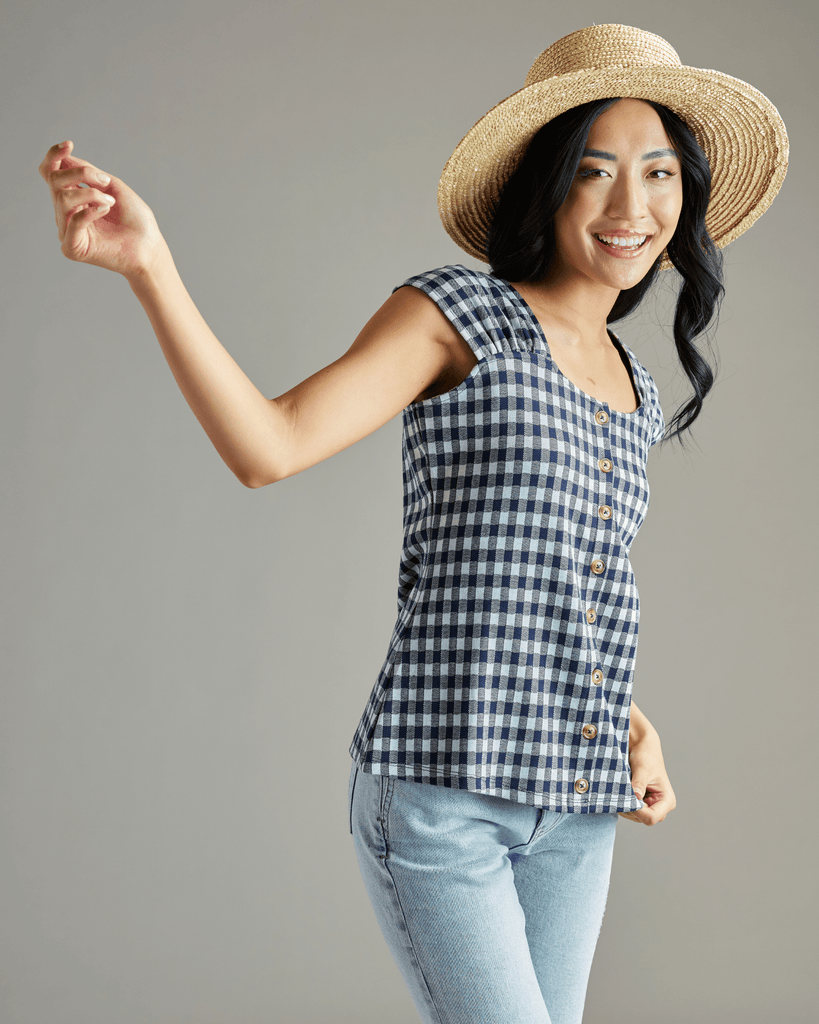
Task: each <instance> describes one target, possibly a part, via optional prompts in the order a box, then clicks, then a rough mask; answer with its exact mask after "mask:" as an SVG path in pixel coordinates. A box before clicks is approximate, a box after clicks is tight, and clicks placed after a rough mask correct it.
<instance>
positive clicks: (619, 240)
mask: <svg viewBox="0 0 819 1024" xmlns="http://www.w3.org/2000/svg"><path fill="white" fill-rule="evenodd" d="M596 237H597V238H599V239H600V241H601V242H605V243H606V245H614V246H617V248H618V249H637V248H639V247H640V246H641V245H642V244H643V242H644V241H645V240H646V239H647V238H648V235H632V236H631V237H630V238H624V237H623V236H622V235H597V236H596Z"/></svg>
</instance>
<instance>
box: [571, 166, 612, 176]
mask: <svg viewBox="0 0 819 1024" xmlns="http://www.w3.org/2000/svg"><path fill="white" fill-rule="evenodd" d="M608 173H609V172H608V171H606V170H604V169H603V168H602V167H587V168H586V169H585V170H582V171H578V172H577V175H578V177H579V178H596V177H597V176H598V175H600V176H601V177H602V176H603V175H604V174H608Z"/></svg>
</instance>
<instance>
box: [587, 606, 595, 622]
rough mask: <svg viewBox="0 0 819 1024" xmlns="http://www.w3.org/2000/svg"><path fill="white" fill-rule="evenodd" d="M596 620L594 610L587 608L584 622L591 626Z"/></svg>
mask: <svg viewBox="0 0 819 1024" xmlns="http://www.w3.org/2000/svg"><path fill="white" fill-rule="evenodd" d="M596 619H597V612H596V611H595V610H594V608H589V609H588V611H587V612H586V622H588V623H589V624H591V623H592V622H594V621H595V620H596Z"/></svg>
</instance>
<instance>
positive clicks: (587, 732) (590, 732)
mask: <svg viewBox="0 0 819 1024" xmlns="http://www.w3.org/2000/svg"><path fill="white" fill-rule="evenodd" d="M581 731H582V733H583V735H584V736H585V737H586V739H587V740H593V739H594V737H595V736H596V735H597V726H596V725H584V726H583V729H582V730H581Z"/></svg>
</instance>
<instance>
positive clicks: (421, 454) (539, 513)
mask: <svg viewBox="0 0 819 1024" xmlns="http://www.w3.org/2000/svg"><path fill="white" fill-rule="evenodd" d="M404 284H406V285H412V286H413V287H415V288H419V289H421V290H422V291H424V292H426V294H427V295H429V296H430V297H431V298H432V299H433V300H434V301H435V303H436V304H437V305H438V307H439V308H440V309H441V310H442V311H443V313H444V314H445V315H446V317H447V318H448V319H449V320H450V321H451V323H452V324H453V325H454V326H455V328H456V330H457V331H458V332H459V334H460V335H461V336H462V337H463V338H465V339H466V341H467V342H468V343H469V345H470V347H471V348H472V350H473V352H474V353H475V355H476V357H477V359H478V362H477V364H476V365H475V367H474V368H473V370H472V372H471V373H470V374H469V376H468V377H467V378H466V379H465V380H464V381H463V382H462V383H461V384H459V385H458V386H457V387H455V388H453V389H452V390H451V391H448V392H446V394H442V395H437V396H435V397H433V398H427V399H425V400H423V401H417V402H413V403H412V404H410V405H408V406H407V407H406V409H405V410H404V412H403V442H402V451H403V460H404V469H403V476H404V544H403V550H402V554H401V563H400V568H399V586H398V620H397V622H396V624H395V629H394V630H393V634H392V638H391V640H390V645H389V650H388V652H387V658H386V661H385V662H384V665H383V668H382V669H381V672H380V673H379V676H378V679H377V680H376V683H375V686H374V688H373V691H372V694H371V696H370V699H369V702H368V704H367V706H366V708H365V710H364V714H363V716H362V718H361V721H360V723H359V725H358V728H357V730H356V734H355V737H354V739H353V742H352V745H351V747H350V753H351V755H352V757H353V759H354V760H355V762H356V763H357V764H358V765H359V766H360V768H361V769H362V770H363V771H365V772H370V773H372V774H374V775H392V776H397V777H398V778H402V779H410V780H414V781H417V782H428V783H435V784H438V785H443V786H450V787H456V788H459V789H465V790H471V791H474V792H480V793H487V794H493V795H495V796H500V797H506V798H508V799H511V800H515V801H518V802H520V803H527V804H532V805H535V806H537V807H546V808H550V809H552V810H565V811H575V812H580V813H589V812H608V813H614V812H617V811H628V810H634V809H635V808H638V807H641V806H642V803H641V801H640V800H638V799H637V798H636V797H635V796H634V791H633V790H632V788H631V781H630V770H629V765H628V731H629V714H630V710H631V686H632V677H633V673H634V657H635V651H636V647H637V623H638V618H639V603H638V596H637V587H636V585H635V581H634V575H633V573H632V569H631V564H630V563H629V557H628V554H629V548H630V547H631V543H632V541H633V540H634V537H635V535H636V533H637V530H638V529H639V527H640V525H641V523H642V521H643V518H644V516H645V513H646V508H647V505H648V496H649V490H648V483H647V480H646V457H647V455H648V449H649V448H650V447H651V445H653V444H654V443H655V442H656V441H658V440H659V439H660V438H661V436H662V434H663V430H664V426H665V424H664V421H663V414H662V409H661V408H660V401H659V395H658V393H657V386H656V384H655V383H654V381H653V380H652V378H651V376H650V375H649V373H648V371H647V370H646V369H645V368H644V367H643V366H641V365H640V363H639V362H638V361H637V359H636V358H635V356H634V354H633V353H632V352H631V350H630V349H628V348H626V346H624V345H622V344H621V343H620V342H619V341H618V340H617V338H616V337H615V336H614V335H612V340H613V342H614V343H615V345H616V346H617V348H618V350H619V352H620V354H621V356H622V358H623V361H624V363H625V364H626V365H627V366H628V365H629V363H630V374H631V377H632V381H633V383H634V386H635V389H636V392H637V394H638V395H639V398H640V406H639V408H638V409H637V411H636V412H631V413H626V412H618V411H616V410H614V409H611V408H609V406H608V405H607V404H606V403H605V402H600V401H598V400H597V399H595V398H593V397H591V395H588V394H586V393H585V392H583V391H581V390H580V389H579V388H578V387H577V386H576V385H575V384H573V383H572V382H571V381H569V380H568V379H567V378H566V377H565V376H564V375H563V374H562V373H561V372H560V370H559V369H558V368H557V367H556V366H555V364H554V363H553V362H552V360H551V357H550V355H549V347H548V344H547V342H546V339H545V337H544V335H543V331H542V329H541V327H540V325H539V323H538V321H537V319H536V318H535V316H534V314H533V313H532V311H531V310H530V308H529V306H528V305H527V304H526V302H525V301H524V299H523V298H522V297H521V296H520V295H519V294H518V292H516V291H515V289H514V288H512V287H511V286H510V285H509V284H507V283H506V282H505V281H503V280H501V279H499V278H496V277H492V276H490V275H488V274H483V273H479V272H476V271H473V270H468V269H467V268H466V267H462V266H449V267H443V268H441V269H439V270H433V271H431V272H429V273H427V274H421V275H420V276H418V277H411V278H410V279H409V280H408V281H405V282H404ZM399 287H403V286H399Z"/></svg>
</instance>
